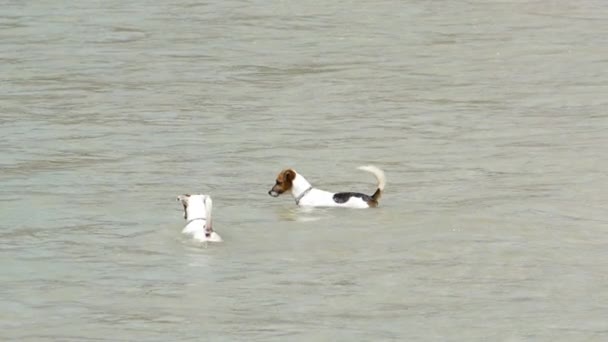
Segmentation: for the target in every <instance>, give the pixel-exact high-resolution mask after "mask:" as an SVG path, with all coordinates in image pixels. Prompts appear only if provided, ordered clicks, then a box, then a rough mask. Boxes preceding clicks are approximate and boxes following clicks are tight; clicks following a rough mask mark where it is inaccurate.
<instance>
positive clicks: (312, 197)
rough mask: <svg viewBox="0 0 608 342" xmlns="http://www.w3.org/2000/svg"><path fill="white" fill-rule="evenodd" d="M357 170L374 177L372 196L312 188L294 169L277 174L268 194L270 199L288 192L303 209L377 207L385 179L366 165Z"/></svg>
mask: <svg viewBox="0 0 608 342" xmlns="http://www.w3.org/2000/svg"><path fill="white" fill-rule="evenodd" d="M358 169H359V170H363V171H367V172H370V173H372V174H373V175H374V176H376V180H377V181H378V187H377V189H376V192H374V194H373V195H371V196H369V195H366V194H362V193H360V192H336V193H334V192H329V191H324V190H320V189H317V188H313V187H312V185H310V183H309V182H308V181H307V180H306V178H304V176H302V175H301V174H299V173H297V172H296V171H295V170H294V169H285V170H283V171H281V172H280V173H279V175H278V176H277V179H276V182H275V184H274V186H273V187H272V189H270V191H268V194H269V195H270V196H272V197H278V196H279V195H281V194H283V193H285V192H288V191H290V192H291V195H292V196H293V198H294V199H295V200H296V204H297V205H299V206H304V207H345V208H373V207H377V206H378V200H380V196H382V192H383V191H384V186H385V185H386V177H385V176H384V172H383V171H382V170H380V169H379V168H377V167H375V166H373V165H368V166H360V167H359V168H358Z"/></svg>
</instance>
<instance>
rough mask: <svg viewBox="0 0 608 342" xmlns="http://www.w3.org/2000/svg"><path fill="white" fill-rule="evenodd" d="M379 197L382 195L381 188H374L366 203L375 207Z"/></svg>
mask: <svg viewBox="0 0 608 342" xmlns="http://www.w3.org/2000/svg"><path fill="white" fill-rule="evenodd" d="M380 197H382V190H380V189H376V192H374V194H373V195H372V199H371V201H367V205H369V207H370V208H375V207H377V206H378V201H379V200H380Z"/></svg>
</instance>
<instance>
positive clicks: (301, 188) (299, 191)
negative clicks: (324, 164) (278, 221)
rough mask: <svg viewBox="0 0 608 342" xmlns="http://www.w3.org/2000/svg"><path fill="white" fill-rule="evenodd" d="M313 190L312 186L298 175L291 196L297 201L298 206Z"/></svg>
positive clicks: (294, 180)
mask: <svg viewBox="0 0 608 342" xmlns="http://www.w3.org/2000/svg"><path fill="white" fill-rule="evenodd" d="M310 190H312V185H310V183H309V182H308V181H307V180H306V178H304V177H303V176H301V175H300V174H296V178H294V179H293V183H292V186H291V195H292V196H293V198H294V199H295V200H296V204H298V203H299V202H300V200H301V199H302V197H304V196H306V194H307V193H308V192H310Z"/></svg>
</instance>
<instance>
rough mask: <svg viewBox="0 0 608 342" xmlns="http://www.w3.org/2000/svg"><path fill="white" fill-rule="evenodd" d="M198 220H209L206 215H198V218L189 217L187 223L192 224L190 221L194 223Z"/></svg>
mask: <svg viewBox="0 0 608 342" xmlns="http://www.w3.org/2000/svg"><path fill="white" fill-rule="evenodd" d="M198 220H201V221H205V222H207V218H205V217H197V218H193V219H189V220H188V221H186V224H187V225H188V224H190V223H192V222H194V221H198Z"/></svg>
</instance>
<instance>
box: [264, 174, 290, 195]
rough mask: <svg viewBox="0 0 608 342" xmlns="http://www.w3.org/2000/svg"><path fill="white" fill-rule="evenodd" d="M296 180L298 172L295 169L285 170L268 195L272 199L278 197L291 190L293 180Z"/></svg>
mask: <svg viewBox="0 0 608 342" xmlns="http://www.w3.org/2000/svg"><path fill="white" fill-rule="evenodd" d="M295 178H296V171H294V170H293V169H285V170H283V171H281V172H280V173H279V175H278V176H277V180H276V182H275V184H274V186H273V187H272V189H270V191H268V194H269V195H270V196H272V197H278V196H279V195H280V194H282V193H284V192H286V191H289V190H291V188H292V187H293V180H294V179H295Z"/></svg>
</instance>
